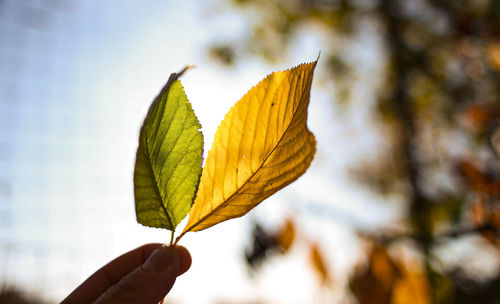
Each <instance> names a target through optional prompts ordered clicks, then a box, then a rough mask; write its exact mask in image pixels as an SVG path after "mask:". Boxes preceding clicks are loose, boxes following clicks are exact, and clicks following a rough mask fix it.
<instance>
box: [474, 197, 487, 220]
mask: <svg viewBox="0 0 500 304" xmlns="http://www.w3.org/2000/svg"><path fill="white" fill-rule="evenodd" d="M469 212H470V214H471V215H472V219H471V220H472V224H473V225H476V226H479V225H483V224H484V223H485V222H486V220H487V218H488V211H487V210H486V203H485V201H484V199H483V198H482V197H480V196H478V197H477V199H476V200H475V201H474V202H473V203H472V204H471V205H470V206H469Z"/></svg>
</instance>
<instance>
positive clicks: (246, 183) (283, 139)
mask: <svg viewBox="0 0 500 304" xmlns="http://www.w3.org/2000/svg"><path fill="white" fill-rule="evenodd" d="M315 66H316V61H315V62H311V63H307V64H301V65H299V66H297V67H295V68H292V69H290V70H286V71H280V72H275V73H272V74H271V75H269V76H267V77H266V78H265V79H264V80H262V81H261V82H260V83H259V84H258V85H257V86H255V87H253V88H252V89H250V91H249V92H248V93H247V94H246V95H245V96H243V98H242V99H241V100H240V101H238V102H237V103H236V104H235V105H234V106H233V107H232V108H231V110H229V112H228V113H227V114H226V116H225V118H224V120H223V121H222V123H221V124H220V126H219V128H218V129H217V132H216V134H215V139H214V142H213V144H212V149H211V150H210V151H209V152H208V156H207V160H206V163H205V167H204V168H203V172H202V176H201V181H200V185H199V189H198V193H197V197H196V200H195V202H194V205H193V207H192V209H191V212H190V214H189V220H188V223H187V225H186V227H185V229H184V231H183V232H182V234H181V235H180V236H179V238H180V237H182V235H184V234H185V233H186V232H188V231H199V230H203V229H206V228H208V227H211V226H213V225H215V224H218V223H220V222H222V221H226V220H229V219H232V218H235V217H240V216H242V215H244V214H246V213H247V212H248V211H250V210H251V209H252V208H254V207H255V206H256V205H257V204H259V203H260V202H262V201H263V200H264V199H266V198H267V197H269V196H270V195H271V194H273V193H275V192H276V191H278V190H280V189H282V188H283V187H285V186H287V185H288V184H290V183H292V182H293V181H295V180H296V179H297V178H299V177H300V176H301V175H302V174H303V173H304V172H305V171H306V170H307V168H308V167H309V165H310V163H311V161H312V159H313V156H314V152H315V150H316V140H315V139H314V135H313V134H312V133H311V132H310V131H309V130H308V129H307V125H306V123H307V107H308V105H309V92H310V90H311V82H312V78H313V73H314V68H315Z"/></svg>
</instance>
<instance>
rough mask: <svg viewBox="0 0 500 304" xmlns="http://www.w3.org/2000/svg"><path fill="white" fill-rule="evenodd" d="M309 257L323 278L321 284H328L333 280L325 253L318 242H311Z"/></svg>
mask: <svg viewBox="0 0 500 304" xmlns="http://www.w3.org/2000/svg"><path fill="white" fill-rule="evenodd" d="M309 259H310V261H311V266H312V267H313V269H314V271H315V272H316V273H317V274H318V276H319V278H320V280H321V284H323V285H326V284H328V283H329V282H330V280H331V275H330V271H329V270H328V267H327V265H326V261H325V258H324V254H323V252H322V251H321V249H320V248H319V245H318V244H317V243H313V244H311V247H310V253H309Z"/></svg>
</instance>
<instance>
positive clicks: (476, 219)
mask: <svg viewBox="0 0 500 304" xmlns="http://www.w3.org/2000/svg"><path fill="white" fill-rule="evenodd" d="M469 212H470V214H471V215H472V224H473V225H475V226H482V225H486V224H489V225H491V226H492V227H493V228H494V229H496V232H495V231H492V230H483V231H481V232H480V234H481V236H482V237H483V238H484V239H486V240H487V241H488V242H490V243H492V244H493V245H500V241H499V239H498V232H499V231H500V206H497V205H494V206H488V205H487V203H486V202H485V201H484V199H482V198H478V199H477V200H476V201H475V202H473V203H472V204H471V205H470V207H469Z"/></svg>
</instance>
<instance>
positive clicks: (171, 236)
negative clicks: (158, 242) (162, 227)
mask: <svg viewBox="0 0 500 304" xmlns="http://www.w3.org/2000/svg"><path fill="white" fill-rule="evenodd" d="M174 233H175V231H174V230H172V234H170V246H172V245H174Z"/></svg>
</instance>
